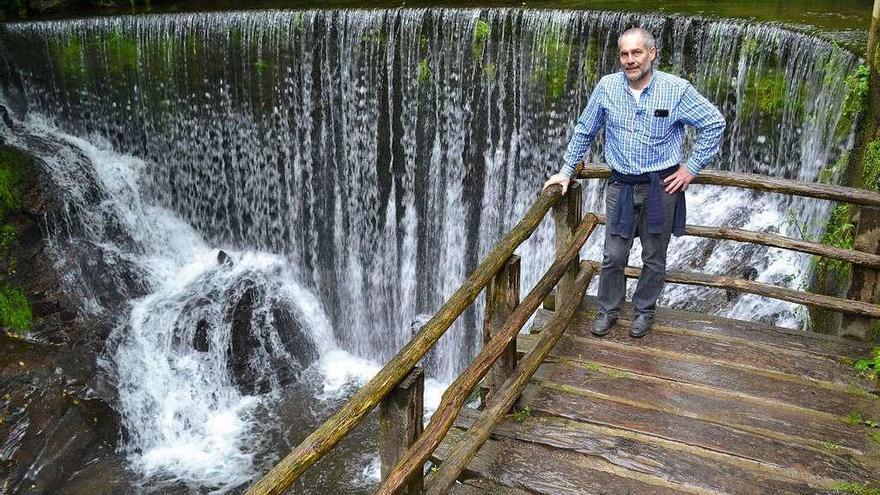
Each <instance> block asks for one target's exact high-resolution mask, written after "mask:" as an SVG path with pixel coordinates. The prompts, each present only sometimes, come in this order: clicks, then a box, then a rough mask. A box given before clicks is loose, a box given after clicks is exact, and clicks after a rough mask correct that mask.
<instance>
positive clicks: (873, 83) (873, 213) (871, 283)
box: [839, 0, 880, 340]
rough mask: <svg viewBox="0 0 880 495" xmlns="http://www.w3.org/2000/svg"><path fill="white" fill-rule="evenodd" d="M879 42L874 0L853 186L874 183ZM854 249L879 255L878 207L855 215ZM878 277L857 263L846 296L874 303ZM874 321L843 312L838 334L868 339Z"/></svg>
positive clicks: (878, 2) (879, 15)
mask: <svg viewBox="0 0 880 495" xmlns="http://www.w3.org/2000/svg"><path fill="white" fill-rule="evenodd" d="M878 43H880V0H874V10H873V12H872V15H871V27H870V28H869V29H868V49H867V53H866V55H865V63H867V64H868V67H869V68H870V75H869V76H868V109H867V112H866V113H865V122H863V123H862V129H860V130H861V132H860V133H859V136H858V138H857V140H856V144H855V146H854V147H853V150H852V151H851V153H850V154H851V157H852V160H853V161H852V162H851V164H852V165H853V166H851V167H850V168H852V169H853V172H852V173H853V177H852V181H851V182H852V184H853V186H855V187H864V188H866V189H872V188H874V187H876V185H875V184H864V180H863V177H864V171H865V166H866V164H865V160H866V157H867V155H866V151H867V148H868V146H869V144H870V143H872V142H876V141H877V139H878V138H880V60H878V59H877V56H878V53H880V50H878V49H877V48H878V46H877V45H878ZM853 248H854V249H855V250H857V251H864V252H868V253H872V254H880V210H877V209H875V208H866V207H864V206H862V207H861V209H860V211H859V212H858V214H857V215H856V238H855V242H854V246H853ZM878 279H880V276H878V272H877V270H874V269H872V268H868V267H862V266H858V265H853V266H852V281H851V283H850V287H849V291H848V293H847V297H848V298H849V299H853V300H857V301H862V302H867V303H874V304H876V303H877V302H878V301H880V283H878V282H880V280H878ZM873 324H874V322H873V321H872V320H870V319H868V318H863V317H853V316H849V315H844V316H843V319H842V321H841V323H840V331H839V334H840V335H841V336H844V337H853V338H856V339H859V340H867V339H868V338H869V337H870V336H871V334H872V331H871V329H872V327H873Z"/></svg>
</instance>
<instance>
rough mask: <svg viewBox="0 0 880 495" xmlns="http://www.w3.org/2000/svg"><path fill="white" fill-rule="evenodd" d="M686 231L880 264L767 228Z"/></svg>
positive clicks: (875, 257) (878, 258) (601, 217)
mask: <svg viewBox="0 0 880 495" xmlns="http://www.w3.org/2000/svg"><path fill="white" fill-rule="evenodd" d="M598 216H599V222H600V223H603V224H604V223H605V215H598ZM684 233H685V235H690V236H694V237H703V238H706V239H716V240H725V241H737V242H747V243H750V244H760V245H762V246H771V247H778V248H781V249H789V250H792V251H798V252H801V253H806V254H814V255H816V256H822V257H825V258H831V259H837V260H843V261H849V262H850V263H855V264H857V265H861V266H865V267H872V268H880V256H878V255H876V254H871V253H865V252H862V251H855V250H852V249H844V248H839V247H834V246H829V245H827V244H822V243H819V242H810V241H805V240H803V239H794V238H791V237H785V236H781V235H776V234H768V233H765V232H754V231H751V230H742V229H733V228H729V227H703V226H698V225H685V227H684Z"/></svg>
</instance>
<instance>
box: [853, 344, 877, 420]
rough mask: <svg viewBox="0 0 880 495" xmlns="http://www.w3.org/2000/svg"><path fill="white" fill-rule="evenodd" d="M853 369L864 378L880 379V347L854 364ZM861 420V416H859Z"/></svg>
mask: <svg viewBox="0 0 880 495" xmlns="http://www.w3.org/2000/svg"><path fill="white" fill-rule="evenodd" d="M853 368H855V370H856V371H858V372H859V374H860V375H862V376H864V377H867V378H870V379H872V380H878V379H880V347H875V348H874V350H873V351H872V352H871V356H869V357H867V358H864V359H859V360H858V361H856V362H855V364H853ZM859 419H861V416H859Z"/></svg>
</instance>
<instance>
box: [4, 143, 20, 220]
mask: <svg viewBox="0 0 880 495" xmlns="http://www.w3.org/2000/svg"><path fill="white" fill-rule="evenodd" d="M25 160H26V158H25V156H24V155H23V154H21V153H19V152H18V151H16V150H14V149H12V148H5V147H4V148H0V219H2V218H3V217H5V216H6V213H8V212H9V210H12V209H15V208H18V207H19V202H20V199H19V195H20V194H19V191H18V187H19V182H20V180H21V174H22V169H23V166H24V161H25Z"/></svg>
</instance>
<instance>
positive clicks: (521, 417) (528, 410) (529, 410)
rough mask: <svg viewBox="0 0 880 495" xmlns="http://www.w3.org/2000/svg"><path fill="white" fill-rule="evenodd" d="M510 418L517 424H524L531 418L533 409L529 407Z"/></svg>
mask: <svg viewBox="0 0 880 495" xmlns="http://www.w3.org/2000/svg"><path fill="white" fill-rule="evenodd" d="M510 416H511V418H512V419H513V420H514V421H516V422H517V423H522V422H523V421H525V420H526V418H530V417H531V416H532V408H530V407H529V406H526V407H524V408H522V409H520V410H518V411H516V412H514V413H513V414H511V415H510Z"/></svg>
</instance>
